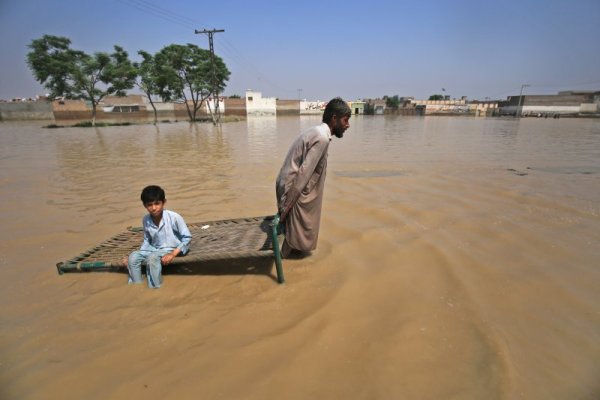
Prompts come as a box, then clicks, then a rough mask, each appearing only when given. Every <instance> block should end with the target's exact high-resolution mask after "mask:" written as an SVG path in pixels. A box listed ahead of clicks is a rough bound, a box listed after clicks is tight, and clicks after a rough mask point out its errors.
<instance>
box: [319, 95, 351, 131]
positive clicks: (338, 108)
mask: <svg viewBox="0 0 600 400" xmlns="http://www.w3.org/2000/svg"><path fill="white" fill-rule="evenodd" d="M334 115H336V116H337V117H338V118H342V117H345V116H351V115H352V110H350V107H349V106H348V103H346V102H345V101H344V100H342V98H341V97H336V98H334V99H331V100H329V103H327V106H325V112H324V113H323V122H325V123H326V124H328V123H329V121H331V118H333V116H334Z"/></svg>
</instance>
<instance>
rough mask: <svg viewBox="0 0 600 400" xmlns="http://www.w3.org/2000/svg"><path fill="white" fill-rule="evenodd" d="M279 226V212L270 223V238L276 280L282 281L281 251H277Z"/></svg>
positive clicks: (283, 280)
mask: <svg viewBox="0 0 600 400" xmlns="http://www.w3.org/2000/svg"><path fill="white" fill-rule="evenodd" d="M278 226H279V214H277V215H275V217H274V218H273V223H272V224H271V240H272V242H273V253H275V267H276V268H277V282H279V283H284V282H285V278H284V277H283V266H282V265H281V252H280V251H279V238H278V237H277V229H278Z"/></svg>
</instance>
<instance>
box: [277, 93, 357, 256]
mask: <svg viewBox="0 0 600 400" xmlns="http://www.w3.org/2000/svg"><path fill="white" fill-rule="evenodd" d="M351 115H352V111H351V110H350V107H349V106H348V104H347V103H346V102H345V101H344V100H342V99H341V98H339V97H336V98H335V99H332V100H331V101H330V102H329V103H327V106H326V107H325V112H324V113H323V123H322V124H320V125H317V126H314V127H312V128H310V129H308V130H307V131H305V132H302V133H301V134H300V135H299V136H298V137H297V138H296V140H294V142H293V143H292V146H291V147H290V149H289V150H288V153H287V156H286V157H285V160H284V162H283V166H282V167H281V170H280V171H279V176H278V177H277V182H276V184H275V192H276V195H277V209H278V211H279V215H280V221H281V222H282V223H284V226H285V240H284V242H283V245H282V248H281V256H282V257H283V258H288V257H289V256H290V254H291V253H292V251H294V250H296V251H299V252H301V253H308V252H310V251H312V250H314V249H315V248H316V247H317V238H318V236H319V224H320V221H321V205H322V203H323V190H324V188H325V173H326V171H327V150H328V149H329V142H330V141H331V138H332V137H333V136H336V137H338V138H342V137H343V136H344V132H345V131H346V129H348V128H349V127H350V123H349V122H348V120H349V119H350V116H351Z"/></svg>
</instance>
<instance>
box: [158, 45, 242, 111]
mask: <svg viewBox="0 0 600 400" xmlns="http://www.w3.org/2000/svg"><path fill="white" fill-rule="evenodd" d="M155 63H156V67H157V68H156V71H157V84H158V91H159V94H160V96H161V97H162V99H163V101H178V100H179V101H183V102H184V103H185V106H186V109H187V112H188V116H189V118H190V121H196V113H197V112H198V110H199V109H200V107H201V106H202V103H203V102H204V101H205V100H206V99H208V98H209V96H210V95H211V93H212V91H213V71H212V64H211V53H210V51H208V50H204V49H201V48H200V47H198V46H196V45H194V44H187V45H178V44H172V45H169V46H166V47H163V48H162V49H161V50H160V51H159V52H158V53H156V55H155ZM215 69H216V71H215V80H216V82H214V84H216V87H217V90H218V91H219V92H222V91H223V89H225V82H227V80H229V74H230V73H229V70H228V69H227V67H226V66H225V63H224V62H223V60H222V59H221V58H220V57H218V56H215ZM190 101H191V108H190ZM209 111H210V113H211V114H212V110H210V106H209Z"/></svg>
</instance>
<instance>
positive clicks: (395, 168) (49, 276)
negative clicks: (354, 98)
mask: <svg viewBox="0 0 600 400" xmlns="http://www.w3.org/2000/svg"><path fill="white" fill-rule="evenodd" d="M318 122H319V120H318V118H316V117H301V118H299V117H280V118H272V117H257V118H251V119H248V120H247V121H243V122H236V123H227V124H224V125H223V126H222V127H221V128H216V127H213V126H212V125H210V124H198V125H190V124H188V123H186V122H179V123H173V124H161V125H158V126H156V127H155V126H153V125H136V126H124V127H102V128H96V129H93V128H60V129H43V128H41V125H42V123H40V122H28V123H13V122H4V123H0V193H1V195H2V207H0V216H1V221H2V229H1V231H0V281H1V282H2V289H1V290H0V301H1V304H2V307H1V309H0V310H1V311H0V398H2V399H59V398H60V399H108V398H111V399H138V398H142V397H143V398H147V399H166V398H169V399H274V398H282V399H400V398H403V399H565V400H572V399H598V398H600V268H599V266H600V262H599V261H600V120H593V119H560V120H554V119H548V120H546V119H521V120H520V121H517V120H514V119H485V118H481V119H478V118H466V117H465V118H462V117H456V118H451V117H427V118H419V117H367V116H364V117H362V116H359V117H353V118H352V119H351V128H350V129H349V130H348V131H347V132H346V136H345V137H344V138H343V139H342V140H339V139H335V138H334V140H333V142H332V144H331V146H330V148H329V167H328V168H329V169H328V171H327V172H328V173H327V182H326V189H325V200H324V204H323V216H322V224H321V233H320V238H319V245H318V248H317V250H316V251H315V252H314V253H313V255H312V256H311V257H309V258H305V259H301V260H298V259H296V260H286V261H285V262H284V270H285V274H286V280H287V282H286V283H285V284H284V285H278V284H277V283H276V282H275V281H274V278H273V277H274V267H273V266H272V265H271V264H265V263H262V264H260V265H258V264H257V265H252V263H254V262H255V261H252V260H246V261H241V262H240V263H242V264H244V263H246V264H247V265H246V264H244V265H233V264H232V265H223V266H221V265H216V266H215V265H212V266H210V267H209V268H207V269H206V270H202V268H199V269H198V270H196V271H195V272H194V273H191V274H166V275H165V283H164V286H163V287H162V288H161V289H160V290H150V289H148V288H146V287H145V285H142V286H128V285H127V284H126V282H127V276H126V275H125V274H123V273H115V272H112V273H111V272H108V273H88V274H65V275H62V276H59V275H58V274H57V272H56V268H55V264H56V263H57V262H58V261H63V260H66V259H68V258H71V257H72V256H75V255H76V254H79V253H80V252H81V251H83V250H86V249H88V248H90V247H93V246H94V245H96V244H98V243H100V242H101V241H103V240H105V239H107V238H109V237H111V236H113V235H114V234H116V233H118V232H120V231H122V230H124V229H125V228H126V227H127V226H129V225H139V224H140V221H141V217H142V215H143V214H144V211H145V210H144V208H143V207H142V205H141V203H140V201H139V193H140V191H141V189H142V188H143V187H144V186H145V185H148V184H158V185H161V186H163V187H164V188H165V190H166V192H167V198H168V208H171V209H173V210H175V211H177V212H179V213H180V214H181V215H183V217H184V218H185V219H186V221H188V222H200V221H207V220H208V221H210V220H215V219H229V218H236V217H245V216H260V215H267V214H272V213H273V212H274V211H275V209H276V206H275V195H274V191H275V177H276V175H277V172H278V170H279V166H280V163H281V162H282V160H283V157H284V155H285V152H286V150H287V147H288V146H289V144H290V143H291V141H292V139H293V137H294V136H295V135H297V134H298V132H299V131H300V130H301V129H304V128H307V127H309V126H311V125H313V124H316V123H318Z"/></svg>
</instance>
